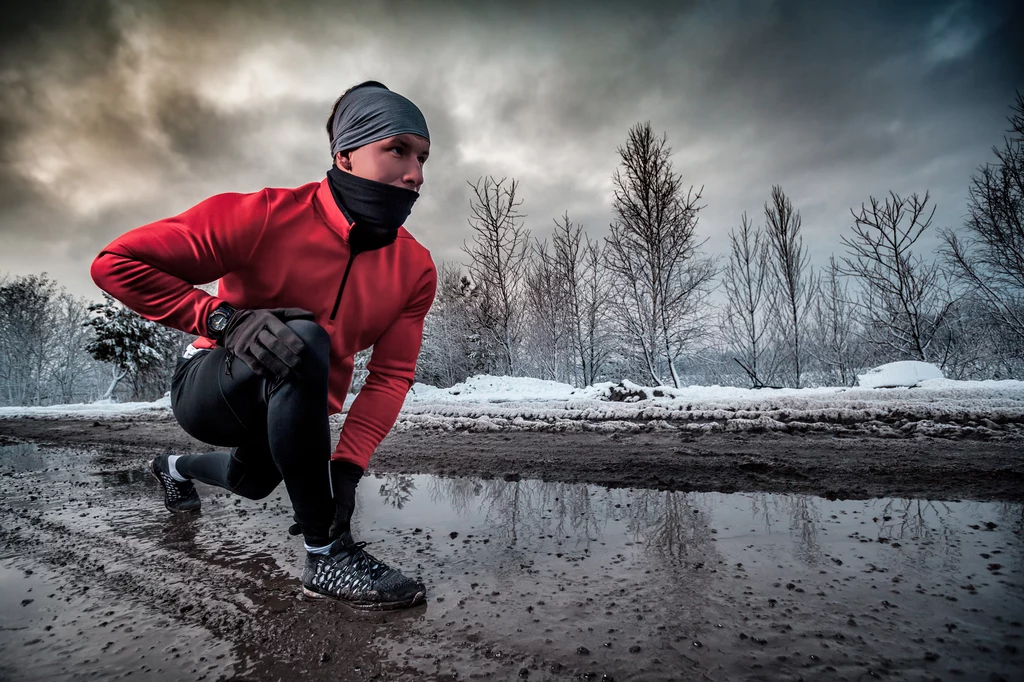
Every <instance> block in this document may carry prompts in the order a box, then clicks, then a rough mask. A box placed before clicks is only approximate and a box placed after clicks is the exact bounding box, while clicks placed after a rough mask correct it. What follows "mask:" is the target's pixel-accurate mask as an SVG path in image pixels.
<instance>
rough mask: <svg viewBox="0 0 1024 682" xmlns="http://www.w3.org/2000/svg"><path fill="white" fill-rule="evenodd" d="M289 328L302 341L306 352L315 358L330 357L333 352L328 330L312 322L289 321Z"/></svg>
mask: <svg viewBox="0 0 1024 682" xmlns="http://www.w3.org/2000/svg"><path fill="white" fill-rule="evenodd" d="M286 324H287V325H288V328H289V329H291V330H292V331H293V332H295V335H296V336H298V337H299V338H300V339H302V343H303V345H305V347H306V349H305V351H304V352H306V353H309V354H311V355H314V356H323V357H325V358H326V357H328V356H329V355H330V352H331V337H330V336H329V335H328V334H327V330H326V329H324V328H323V327H321V326H320V325H319V324H317V323H316V322H313V321H312V320H289V321H288V322H287V323H286Z"/></svg>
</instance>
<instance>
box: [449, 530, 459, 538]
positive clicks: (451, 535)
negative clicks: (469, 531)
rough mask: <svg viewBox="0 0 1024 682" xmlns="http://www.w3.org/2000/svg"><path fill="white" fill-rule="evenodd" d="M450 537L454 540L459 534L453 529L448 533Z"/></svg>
mask: <svg viewBox="0 0 1024 682" xmlns="http://www.w3.org/2000/svg"><path fill="white" fill-rule="evenodd" d="M448 537H450V538H451V539H452V540H454V539H455V538H457V537H459V534H458V533H457V532H455V531H454V530H453V531H452V532H451V533H448Z"/></svg>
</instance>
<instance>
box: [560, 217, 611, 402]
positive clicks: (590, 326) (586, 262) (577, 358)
mask: <svg viewBox="0 0 1024 682" xmlns="http://www.w3.org/2000/svg"><path fill="white" fill-rule="evenodd" d="M601 263H602V254H601V245H600V243H599V242H596V241H593V240H591V239H590V237H589V236H587V235H586V233H584V231H583V226H582V225H581V224H580V223H574V222H572V221H571V220H569V214H568V213H565V214H564V215H563V216H562V219H561V222H559V221H558V220H555V231H554V235H553V236H552V265H553V267H554V268H555V272H556V273H557V279H558V283H559V288H560V289H561V290H562V305H563V307H564V311H565V319H566V323H567V327H568V328H567V332H568V336H569V339H570V345H571V349H572V354H573V356H574V357H573V361H572V365H573V381H574V384H575V385H577V386H589V385H591V384H593V383H594V382H595V381H596V380H597V376H598V374H599V373H600V370H601V367H602V366H603V364H604V363H605V361H606V360H607V358H608V354H609V352H610V349H609V348H608V344H607V334H606V332H605V328H606V322H607V305H608V287H607V278H606V277H605V272H604V268H603V267H601Z"/></svg>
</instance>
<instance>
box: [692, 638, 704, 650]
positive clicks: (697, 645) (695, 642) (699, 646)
mask: <svg viewBox="0 0 1024 682" xmlns="http://www.w3.org/2000/svg"><path fill="white" fill-rule="evenodd" d="M703 646H704V645H703V644H701V643H700V642H699V641H698V640H696V639H695V640H693V648H695V649H700V648H702V647H703Z"/></svg>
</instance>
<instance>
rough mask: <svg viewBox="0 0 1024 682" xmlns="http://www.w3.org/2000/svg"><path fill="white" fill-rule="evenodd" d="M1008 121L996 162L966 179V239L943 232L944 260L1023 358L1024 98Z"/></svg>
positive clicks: (1018, 99) (1017, 103)
mask: <svg viewBox="0 0 1024 682" xmlns="http://www.w3.org/2000/svg"><path fill="white" fill-rule="evenodd" d="M1012 109H1013V114H1012V115H1011V116H1010V117H1009V121H1010V136H1009V137H1007V138H1006V139H1005V140H1004V146H1003V148H1002V149H998V148H993V152H994V153H995V155H996V163H994V164H992V163H990V164H986V165H984V166H982V167H981V168H979V169H978V173H977V174H976V175H974V176H973V177H972V178H971V185H970V188H969V189H968V199H967V205H968V214H967V220H966V222H965V224H964V228H965V230H966V234H964V235H957V234H956V233H954V232H953V231H951V230H947V231H945V232H944V234H943V237H944V238H945V241H946V246H947V248H946V256H947V258H948V259H949V261H950V262H951V263H952V265H953V266H954V270H955V272H956V274H957V276H958V277H959V279H960V280H961V281H962V282H963V283H965V284H967V286H968V287H969V288H970V289H971V290H972V291H973V292H974V294H975V295H976V296H977V297H978V298H980V299H981V300H982V301H983V302H984V303H985V308H986V309H987V310H988V312H989V313H990V314H991V315H992V317H993V318H994V319H995V320H996V321H997V322H998V323H999V327H1001V329H1002V331H1003V332H1004V333H1006V334H1008V335H1009V337H1010V338H1011V339H1013V342H1011V343H1010V347H1011V348H1016V351H1017V353H1016V355H1017V357H1018V358H1019V357H1021V356H1022V355H1024V350H1022V349H1024V95H1022V94H1021V93H1019V92H1018V93H1017V100H1016V102H1015V104H1014V105H1013V107H1012Z"/></svg>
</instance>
